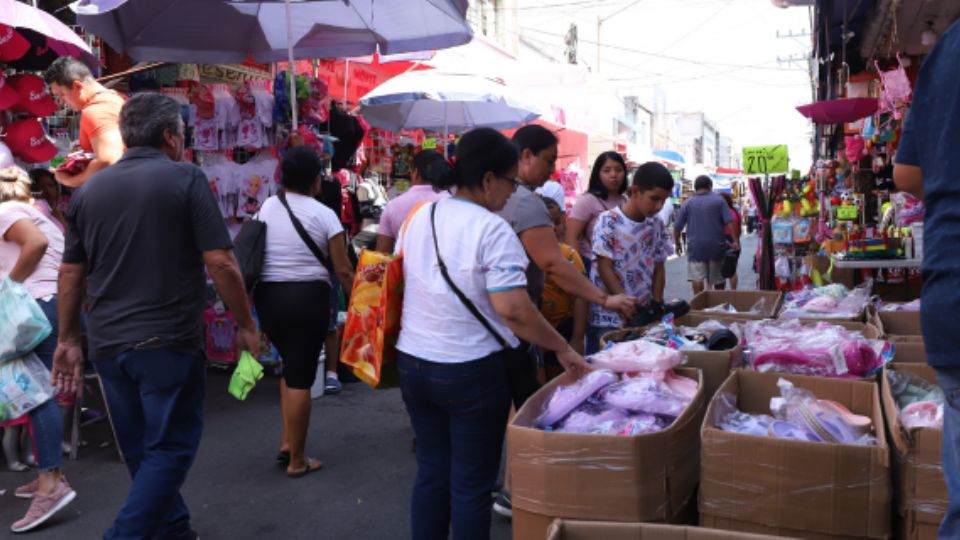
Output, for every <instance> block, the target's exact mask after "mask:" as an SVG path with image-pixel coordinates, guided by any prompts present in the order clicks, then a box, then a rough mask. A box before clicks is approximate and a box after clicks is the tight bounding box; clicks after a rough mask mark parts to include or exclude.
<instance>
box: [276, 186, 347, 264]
mask: <svg viewBox="0 0 960 540" xmlns="http://www.w3.org/2000/svg"><path fill="white" fill-rule="evenodd" d="M277 198H278V199H280V204H282V205H283V207H284V208H286V209H287V214H289V215H290V221H292V222H293V228H294V229H296V230H297V234H299V235H300V239H301V240H303V243H304V244H306V245H307V248H309V249H310V251H311V252H312V253H313V256H314V257H316V258H317V260H318V261H320V264H322V265H323V267H324V268H326V269H327V272H328V273H329V274H330V279H334V278H335V277H336V274H334V273H333V270H332V268H331V264H330V259H328V258H327V256H326V255H324V254H323V252H322V251H320V246H318V245H317V243H316V242H314V241H313V238H310V235H309V234H308V233H307V230H306V229H304V228H303V223H300V220H299V219H297V216H295V215H293V210H291V209H290V204H289V203H287V194H286V193H284V192H283V191H281V192H280V193H278V194H277Z"/></svg>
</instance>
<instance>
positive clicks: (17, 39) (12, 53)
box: [0, 24, 30, 62]
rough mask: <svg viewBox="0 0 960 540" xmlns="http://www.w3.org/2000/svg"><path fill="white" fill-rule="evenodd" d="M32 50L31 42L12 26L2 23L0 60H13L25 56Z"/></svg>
mask: <svg viewBox="0 0 960 540" xmlns="http://www.w3.org/2000/svg"><path fill="white" fill-rule="evenodd" d="M29 50H30V42H29V41H27V38H25V37H23V36H22V35H20V32H17V31H16V30H15V29H14V28H13V27H12V26H7V25H5V24H0V62H13V61H14V60H19V59H21V58H23V55H25V54H27V51H29Z"/></svg>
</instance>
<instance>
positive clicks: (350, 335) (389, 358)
mask: <svg viewBox="0 0 960 540" xmlns="http://www.w3.org/2000/svg"><path fill="white" fill-rule="evenodd" d="M402 309H403V258H402V257H400V256H394V255H386V254H384V253H380V252H377V251H369V250H366V249H365V250H363V251H361V252H360V258H359V261H358V262H357V273H356V275H355V276H354V278H353V292H352V293H351V294H350V306H349V307H347V324H346V326H345V327H344V329H343V350H342V351H341V352H340V361H341V362H343V363H344V364H345V365H347V366H349V367H350V369H351V370H352V371H353V374H354V375H356V376H357V377H358V378H359V379H360V380H362V381H363V382H365V383H367V384H369V385H370V386H371V387H373V388H390V387H393V386H397V384H398V382H399V381H398V378H397V370H396V357H397V349H396V346H397V337H399V335H400V312H401V310H402Z"/></svg>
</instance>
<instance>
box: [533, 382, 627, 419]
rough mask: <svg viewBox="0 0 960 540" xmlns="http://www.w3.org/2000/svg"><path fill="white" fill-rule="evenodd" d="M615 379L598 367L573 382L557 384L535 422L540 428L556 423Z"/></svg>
mask: <svg viewBox="0 0 960 540" xmlns="http://www.w3.org/2000/svg"><path fill="white" fill-rule="evenodd" d="M616 381H617V375H616V374H615V373H613V372H612V371H610V370H606V369H599V370H596V371H591V372H590V373H588V374H586V375H585V376H584V377H583V378H582V379H580V380H578V381H577V382H575V383H573V384H570V385H567V386H558V387H557V389H556V390H554V392H553V395H551V396H550V399H548V400H547V402H546V404H545V405H544V408H543V413H541V414H540V417H539V418H537V421H536V424H537V425H538V426H540V427H542V428H545V427H549V426H552V425H554V424H556V423H557V422H559V421H560V420H562V419H563V418H564V417H565V416H567V415H568V414H570V412H571V411H573V410H574V409H576V408H577V407H578V406H580V404H581V403H583V402H584V401H586V400H587V399H588V398H589V397H590V396H592V395H593V394H595V393H596V392H597V391H598V390H600V389H601V388H603V387H605V386H607V385H609V384H611V383H613V382H616Z"/></svg>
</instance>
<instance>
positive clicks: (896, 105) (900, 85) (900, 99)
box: [874, 53, 913, 120]
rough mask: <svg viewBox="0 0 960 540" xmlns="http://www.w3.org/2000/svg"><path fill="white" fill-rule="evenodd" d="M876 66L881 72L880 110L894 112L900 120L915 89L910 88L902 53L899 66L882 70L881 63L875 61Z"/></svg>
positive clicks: (898, 59) (898, 60)
mask: <svg viewBox="0 0 960 540" xmlns="http://www.w3.org/2000/svg"><path fill="white" fill-rule="evenodd" d="M874 66H875V67H876V68H877V72H878V73H879V74H880V81H881V88H880V111H881V112H888V113H893V116H894V118H896V119H897V120H899V119H900V118H902V117H903V112H904V110H905V109H906V108H907V106H908V105H909V104H910V96H911V94H912V93H913V91H912V90H911V88H910V79H909V78H908V77H907V70H906V69H904V67H903V62H902V61H901V59H900V53H897V67H895V68H893V69H891V70H890V71H882V70H881V69H880V64H879V63H878V62H876V61H874Z"/></svg>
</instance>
